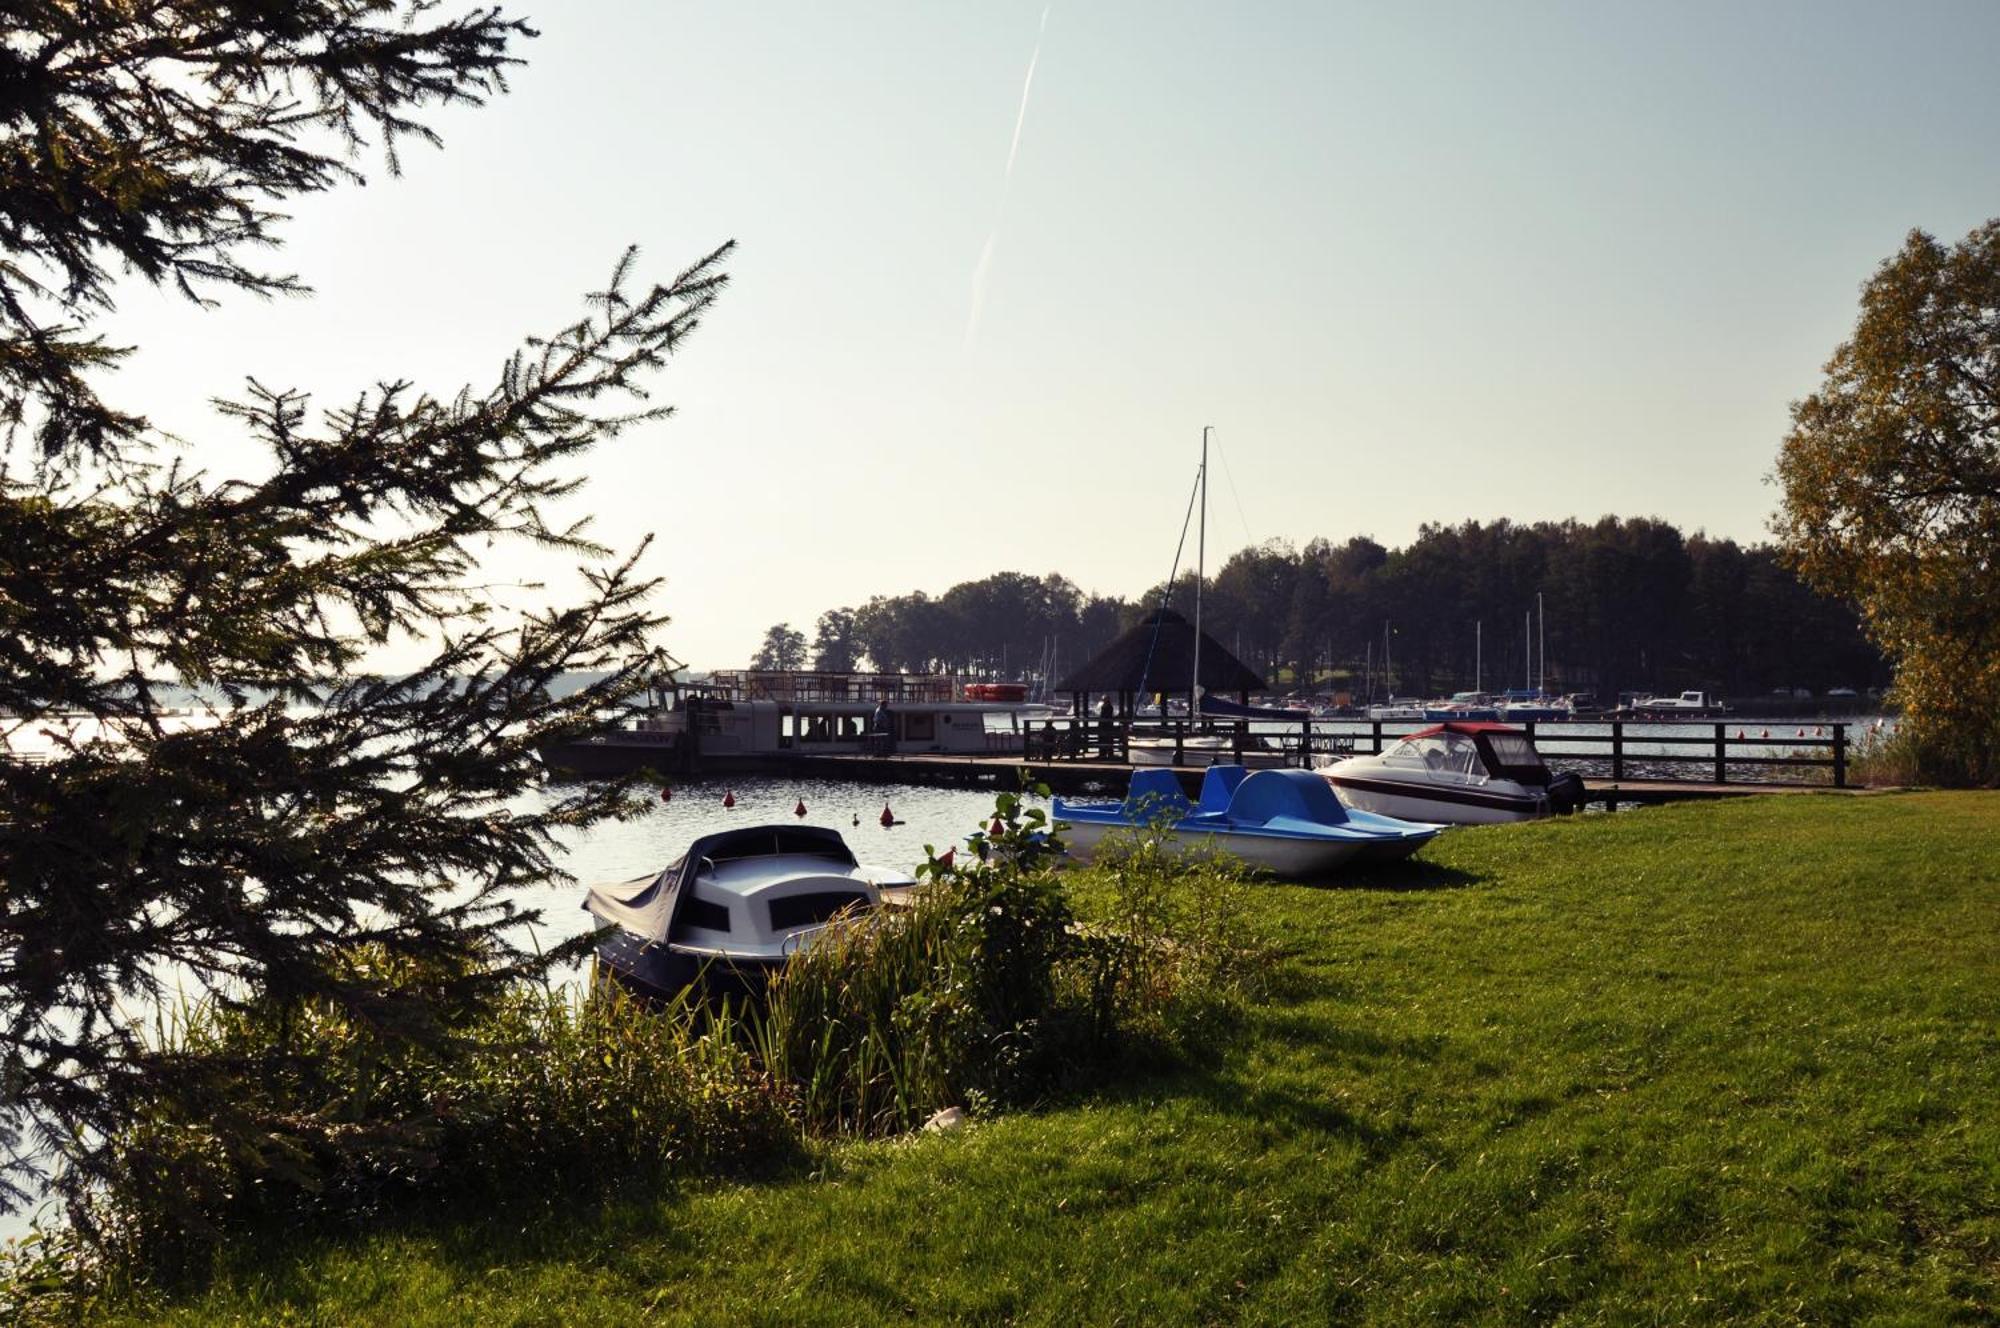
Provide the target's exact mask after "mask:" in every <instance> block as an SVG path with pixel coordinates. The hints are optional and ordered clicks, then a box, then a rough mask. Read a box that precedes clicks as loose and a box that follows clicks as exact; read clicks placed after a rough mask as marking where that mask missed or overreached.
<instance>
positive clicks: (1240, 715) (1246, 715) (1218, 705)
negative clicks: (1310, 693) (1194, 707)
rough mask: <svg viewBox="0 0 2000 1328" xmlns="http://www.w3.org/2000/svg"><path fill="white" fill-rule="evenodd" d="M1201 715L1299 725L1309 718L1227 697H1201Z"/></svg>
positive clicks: (1296, 713) (1204, 693) (1290, 711)
mask: <svg viewBox="0 0 2000 1328" xmlns="http://www.w3.org/2000/svg"><path fill="white" fill-rule="evenodd" d="M1201 713H1202V714H1204V715H1215V716H1217V717H1218V718H1221V719H1264V720H1276V721H1278V722H1280V723H1284V724H1299V723H1303V722H1304V721H1305V720H1306V719H1308V718H1309V716H1308V715H1306V714H1304V713H1302V712H1300V711H1297V710H1278V709H1275V708H1273V707H1271V706H1253V705H1242V704H1239V703H1238V702H1235V701H1232V700H1230V699H1229V698H1228V697H1226V696H1211V695H1210V694H1209V693H1207V692H1203V693H1202V695H1201Z"/></svg>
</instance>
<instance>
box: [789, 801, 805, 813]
mask: <svg viewBox="0 0 2000 1328" xmlns="http://www.w3.org/2000/svg"><path fill="white" fill-rule="evenodd" d="M805 814H806V800H805V799H804V798H800V799H799V802H798V805H797V806H796V807H794V808H792V815H794V816H804V815H805Z"/></svg>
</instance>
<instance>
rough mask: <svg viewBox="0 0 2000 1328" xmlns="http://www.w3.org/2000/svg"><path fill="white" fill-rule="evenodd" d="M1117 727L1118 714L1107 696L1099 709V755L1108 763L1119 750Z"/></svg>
mask: <svg viewBox="0 0 2000 1328" xmlns="http://www.w3.org/2000/svg"><path fill="white" fill-rule="evenodd" d="M1117 726H1118V712H1117V711H1115V710H1113V709H1112V707H1111V698H1110V697H1108V696H1107V697H1105V698H1104V703H1103V704H1102V705H1100V706H1098V707H1097V754H1098V755H1099V756H1101V757H1103V758H1104V759H1105V760H1107V761H1108V760H1110V759H1111V758H1112V756H1113V754H1115V753H1116V752H1117V750H1118V743H1117Z"/></svg>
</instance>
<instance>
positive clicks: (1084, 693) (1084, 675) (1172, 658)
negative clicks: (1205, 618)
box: [1056, 609, 1264, 716]
mask: <svg viewBox="0 0 2000 1328" xmlns="http://www.w3.org/2000/svg"><path fill="white" fill-rule="evenodd" d="M1194 641H1195V630H1194V624H1193V623H1191V622H1189V621H1188V620H1187V619H1186V618H1184V617H1182V616H1181V615H1180V614H1178V613H1176V612H1175V611H1174V610H1172V609H1160V610H1159V611H1158V612H1155V613H1151V614H1148V615H1147V616H1146V620H1145V621H1144V622H1142V623H1140V624H1139V625H1138V626H1137V627H1134V628H1132V629H1131V630H1130V631H1128V632H1126V633H1125V634H1124V635H1123V636H1121V637H1119V638H1118V639H1117V640H1116V641H1113V642H1112V643H1111V644H1110V645H1108V646H1106V647H1104V649H1102V650H1100V651H1098V652H1097V653H1096V654H1095V655H1093V656H1091V658H1090V660H1089V661H1088V662H1087V663H1085V664H1083V665H1082V666H1081V667H1079V668H1078V669H1076V671H1074V672H1073V673H1071V674H1070V675H1069V676H1068V677H1067V678H1065V679H1063V680H1062V681H1061V682H1060V683H1058V684H1056V690H1057V691H1058V692H1068V693H1069V694H1070V696H1071V698H1072V708H1073V710H1074V712H1075V713H1076V714H1079V715H1081V714H1085V713H1087V712H1088V710H1089V706H1090V697H1091V696H1092V695H1109V696H1115V697H1117V698H1118V710H1119V713H1121V714H1123V715H1127V716H1129V715H1130V714H1131V713H1132V699H1133V698H1134V697H1135V696H1139V695H1152V696H1159V697H1161V698H1162V699H1163V700H1164V698H1166V697H1169V696H1177V695H1179V696H1187V697H1188V707H1189V711H1190V713H1192V711H1193V708H1194V697H1193V695H1192V691H1193V687H1192V683H1193V681H1194V676H1193V675H1194ZM1201 689H1202V691H1203V692H1204V693H1208V694H1211V695H1217V696H1232V695H1233V696H1235V697H1236V698H1237V699H1238V700H1239V701H1242V702H1245V703H1246V704H1247V703H1248V701H1249V700H1250V693H1251V692H1256V691H1262V690H1264V680H1263V679H1262V678H1259V677H1258V676H1257V675H1256V674H1254V673H1252V672H1251V671H1250V669H1249V667H1248V666H1247V665H1245V664H1244V663H1243V661H1242V660H1240V659H1238V658H1236V656H1234V655H1232V654H1230V653H1229V652H1228V651H1227V650H1224V649H1223V648H1222V647H1221V646H1220V645H1219V644H1217V643H1216V640H1215V638H1214V637H1212V636H1210V635H1209V634H1208V633H1206V632H1203V633H1202V634H1201Z"/></svg>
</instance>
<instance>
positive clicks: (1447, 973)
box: [129, 794, 2000, 1325]
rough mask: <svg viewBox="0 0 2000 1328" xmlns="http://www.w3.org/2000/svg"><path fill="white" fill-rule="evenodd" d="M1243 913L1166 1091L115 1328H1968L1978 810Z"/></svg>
mask: <svg viewBox="0 0 2000 1328" xmlns="http://www.w3.org/2000/svg"><path fill="white" fill-rule="evenodd" d="M1425 856H1426V858H1427V859H1428V860H1429V865H1427V866H1421V867H1412V868H1406V869H1400V870H1399V871H1397V872H1395V873H1383V874H1382V875H1381V876H1379V877H1378V878H1377V879H1375V880H1373V881H1370V882H1368V885H1369V886H1370V887H1371V888H1350V889H1310V888H1304V887H1295V886H1269V887H1264V890H1263V892H1262V893H1260V894H1259V895H1258V897H1257V898H1258V900H1259V903H1260V904H1261V905H1262V906H1263V907H1264V908H1265V909H1267V911H1268V918H1267V920H1268V924H1269V927H1270V929H1271V931H1272V933H1273V934H1275V935H1277V936H1279V937H1280V938H1282V940H1283V943H1284V945H1285V948H1286V949H1287V951H1288V952H1289V954H1290V956H1291V958H1290V964H1289V967H1288V971H1287V973H1286V975H1285V978H1284V980H1283V982H1282V984H1281V988H1282V989H1281V992H1280V994H1279V995H1277V996H1276V997H1274V998H1273V999H1271V1000H1270V1001H1268V1002H1266V1003H1265V1004H1263V1005H1261V1006H1260V1007H1258V1008H1257V1009H1255V1010H1253V1011H1251V1012H1250V1014H1249V1015H1248V1016H1247V1018H1246V1019H1245V1021H1244V1023H1243V1026H1242V1027H1241V1028H1240V1029H1239V1030H1238V1031H1237V1033H1236V1034H1235V1035H1234V1036H1233V1037H1232V1038H1230V1039H1229V1040H1228V1047H1227V1049H1226V1050H1224V1051H1220V1052H1218V1053H1217V1055H1216V1056H1215V1057H1213V1058H1212V1060H1211V1061H1210V1062H1208V1063H1204V1064H1201V1065H1199V1066H1195V1067H1190V1068H1186V1069H1182V1070H1178V1071H1174V1072H1171V1073H1165V1074H1155V1075H1151V1076H1148V1077H1145V1078H1142V1079H1140V1080H1138V1081H1135V1082H1125V1083H1120V1084H1116V1085H1112V1086H1110V1087H1109V1088H1107V1089H1105V1090H1104V1091H1101V1092H1098V1093H1095V1094H1092V1095H1090V1096H1088V1097H1085V1098H1080V1099H1078V1100H1076V1101H1074V1102H1068V1103H1058V1104H1054V1105H1051V1106H1050V1107H1048V1108H1047V1109H1045V1110H1042V1111H1039V1112H1034V1113H1025V1114H1017V1115H1013V1116H1008V1117H1004V1118H1001V1119H998V1120H993V1121H985V1122H980V1123H977V1124H975V1125H973V1126H972V1127H970V1128H968V1129H966V1130H963V1131H960V1132H957V1133H953V1134H949V1135H933V1136H926V1137H919V1138H913V1139H907V1140H903V1141H898V1142H892V1143H887V1144H871V1145H857V1146H848V1147H842V1148H838V1149H834V1150H832V1151H831V1152H830V1154H829V1155H828V1156H826V1157H825V1158H824V1159H822V1163H823V1165H822V1166H821V1169H820V1170H818V1171H815V1172H813V1173H812V1174H809V1175H808V1174H796V1175H792V1176H788V1177H782V1178H779V1179H777V1180H767V1181H762V1182H755V1183H744V1184H714V1185H707V1186H699V1187H691V1188H690V1189H688V1190H687V1191H686V1192H682V1193H677V1194H671V1195H665V1196H662V1197H660V1198H659V1199H658V1200H657V1201H656V1202H651V1203H643V1204H641V1203H633V1202H624V1203H620V1204H619V1205H617V1206H615V1207H612V1208H610V1209H609V1210H591V1211H587V1212H580V1213H579V1212H564V1213H559V1214H553V1215H547V1216H543V1217H539V1218H535V1219H533V1220H527V1221H524V1220H522V1219H520V1218H515V1219H512V1220H506V1221H502V1220H498V1219H489V1220H486V1221H482V1222H477V1223H472V1224H469V1225H466V1226H462V1227H457V1228H454V1229H451V1230H447V1231H442V1232H441V1231H438V1230H435V1229H425V1230H422V1231H414V1232H402V1233H383V1234H378V1235H375V1236H373V1237H370V1238H367V1239H363V1240H359V1241H355V1242H350V1243H337V1244H320V1245H314V1246H313V1247H311V1248H308V1249H305V1250H303V1251H301V1250H291V1251H289V1252H286V1253H284V1254H282V1255H275V1256H274V1255H271V1254H269V1253H258V1254H256V1255H250V1254H248V1253H247V1252H246V1255H245V1257H243V1258H242V1259H241V1260H240V1261H239V1262H240V1266H238V1267H236V1268H235V1269H234V1270H233V1271H232V1272H230V1273H229V1274H228V1275H227V1276H226V1277H225V1279H224V1280H223V1281H222V1282H221V1283H220V1284H219V1285H218V1287H217V1288H216V1289H215V1290H214V1291H212V1292H210V1293H209V1294H207V1295H206V1296H205V1297H203V1298H200V1299H197V1300H193V1301H188V1302H182V1303H176V1304H172V1305H166V1306H161V1305H146V1306H144V1307H142V1308H139V1309H134V1310H131V1311H130V1312H129V1313H130V1317H131V1320H132V1321H134V1322H147V1323H155V1322H172V1323H183V1324H204V1325H207V1324H217V1323H227V1322H239V1321H240V1322H267V1321H269V1322H324V1323H339V1324H362V1323H380V1324H440V1325H442V1324H463V1323H506V1324H512V1323H519V1324H531V1323H533V1324H540V1323H555V1322H561V1323H575V1324H620V1325H624V1324H630V1323H634V1322H692V1323H716V1324H741V1323H759V1324H761V1323H771V1324H796V1323H827V1324H861V1323H875V1322H885V1321H905V1322H929V1321H939V1320H968V1321H976V1322H994V1323H999V1322H1022V1323H1054V1324H1115V1323H1128V1324H1148V1323H1209V1322H1238V1321H1241V1322H1261V1323H1292V1322H1303V1323H1312V1322H1361V1323H1435V1322H1458V1321H1467V1322H1496V1323H1511V1322H1523V1323H1526V1322H1548V1321H1566V1322H1577V1323H1584V1322H1599V1321H1603V1322H1614V1323H1682V1322H1697V1323H1702V1322H1727V1323H1824V1322H1880V1323H1908V1324H1936V1323H1949V1322H1995V1321H1996V1315H2000V1310H1996V1309H1995V1306H1996V1305H2000V1106H1996V1104H2000V795H1996V794H1934V795H1909V796H1885V797H1872V798H1846V797H1834V796H1823V797H1812V796H1803V797H1785V798H1768V799H1757V800H1748V801H1742V802H1734V803H1728V804H1719V805H1713V806H1705V807H1695V806H1686V807H1674V808H1664V809H1659V810H1649V811H1642V812H1633V813H1628V814H1621V815H1618V816H1615V817H1607V816H1591V817H1581V818H1573V819H1571V820H1568V821H1564V822H1561V823H1545V824H1541V825H1532V826H1503V827H1493V828H1488V829H1480V830H1466V831H1458V832H1454V833H1452V834H1450V835H1447V836H1445V837H1444V838H1443V839H1442V840H1440V841H1439V842H1438V843H1437V844H1435V845H1434V846H1432V848H1431V849H1429V850H1427V852H1426V855H1425Z"/></svg>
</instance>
